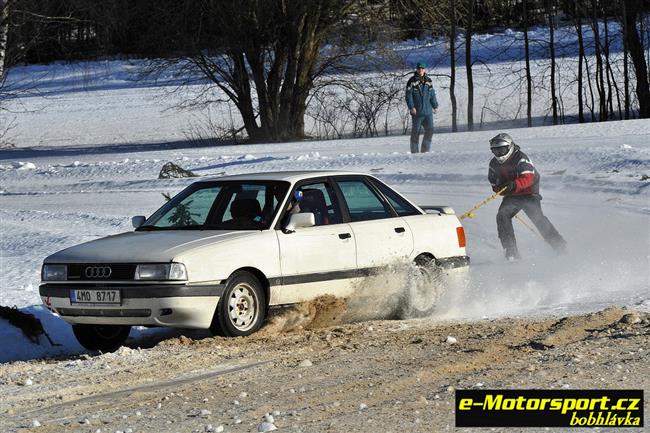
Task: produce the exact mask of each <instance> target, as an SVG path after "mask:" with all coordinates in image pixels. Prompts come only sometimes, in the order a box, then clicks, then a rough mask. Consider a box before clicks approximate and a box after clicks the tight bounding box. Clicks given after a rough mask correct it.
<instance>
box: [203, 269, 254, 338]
mask: <svg viewBox="0 0 650 433" xmlns="http://www.w3.org/2000/svg"><path fill="white" fill-rule="evenodd" d="M265 317H266V296H265V293H264V289H263V286H262V283H260V280H259V279H258V278H257V277H256V276H255V275H253V274H251V273H250V272H245V271H241V272H237V273H235V274H233V275H232V276H231V277H230V278H228V281H227V282H226V288H225V289H224V291H223V294H222V296H221V298H220V299H219V303H218V304H217V308H216V310H215V312H214V317H213V318H212V324H211V325H210V331H211V332H212V333H213V334H215V335H221V336H223V337H244V336H246V335H251V334H252V333H254V332H255V331H257V330H258V329H260V328H261V327H262V324H263V323H264V319H265Z"/></svg>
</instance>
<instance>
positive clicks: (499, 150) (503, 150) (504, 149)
mask: <svg viewBox="0 0 650 433" xmlns="http://www.w3.org/2000/svg"><path fill="white" fill-rule="evenodd" d="M504 144H505V143H504ZM491 150H492V153H493V154H494V156H505V155H507V154H508V151H509V150H510V146H508V145H507V144H505V145H504V146H499V147H492V148H491Z"/></svg>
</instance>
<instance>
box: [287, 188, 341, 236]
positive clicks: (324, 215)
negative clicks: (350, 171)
mask: <svg viewBox="0 0 650 433" xmlns="http://www.w3.org/2000/svg"><path fill="white" fill-rule="evenodd" d="M297 191H300V192H301V193H302V198H301V199H300V201H299V203H298V207H299V211H300V212H311V213H313V214H314V218H315V220H316V225H317V226H322V225H328V224H340V223H341V222H342V221H343V219H342V218H341V211H340V210H339V207H338V204H337V203H336V201H335V200H334V191H333V190H332V187H331V186H330V185H329V184H328V183H326V182H317V183H310V184H307V185H301V186H300V187H298V189H297Z"/></svg>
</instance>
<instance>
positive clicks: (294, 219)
mask: <svg viewBox="0 0 650 433" xmlns="http://www.w3.org/2000/svg"><path fill="white" fill-rule="evenodd" d="M315 225H316V217H315V216H314V214H313V213H312V212H300V213H295V214H293V215H291V217H290V218H289V222H288V223H287V225H286V226H285V227H284V232H285V233H293V232H295V231H296V229H302V228H306V227H313V226H315Z"/></svg>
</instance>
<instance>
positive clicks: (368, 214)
mask: <svg viewBox="0 0 650 433" xmlns="http://www.w3.org/2000/svg"><path fill="white" fill-rule="evenodd" d="M336 183H338V185H339V188H340V189H341V192H342V193H343V198H344V199H345V203H346V204H347V205H348V210H349V211H350V219H351V220H352V221H368V220H376V219H382V218H391V217H392V216H393V214H392V213H391V212H390V210H389V209H388V208H387V206H385V205H384V203H383V202H382V201H381V199H380V198H379V197H378V196H377V194H375V192H374V191H373V190H372V189H371V188H370V186H368V184H366V183H365V182H364V181H363V180H337V182H336Z"/></svg>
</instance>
